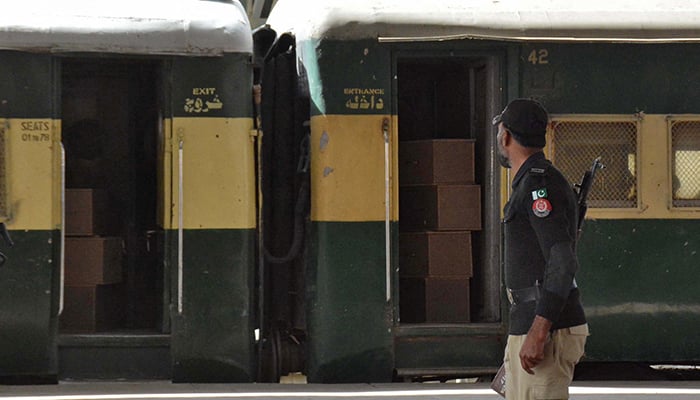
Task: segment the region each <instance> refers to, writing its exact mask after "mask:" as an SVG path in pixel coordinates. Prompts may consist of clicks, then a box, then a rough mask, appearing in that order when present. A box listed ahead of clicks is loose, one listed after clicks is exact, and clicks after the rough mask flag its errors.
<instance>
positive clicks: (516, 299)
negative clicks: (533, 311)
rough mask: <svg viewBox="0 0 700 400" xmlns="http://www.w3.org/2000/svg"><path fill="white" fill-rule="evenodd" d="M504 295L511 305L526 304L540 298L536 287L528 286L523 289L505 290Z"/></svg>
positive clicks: (538, 289)
mask: <svg viewBox="0 0 700 400" xmlns="http://www.w3.org/2000/svg"><path fill="white" fill-rule="evenodd" d="M506 295H507V296H508V301H509V302H510V304H511V305H516V304H522V303H528V302H531V301H536V300H537V299H539V298H540V288H539V285H538V286H530V287H526V288H523V289H510V288H506Z"/></svg>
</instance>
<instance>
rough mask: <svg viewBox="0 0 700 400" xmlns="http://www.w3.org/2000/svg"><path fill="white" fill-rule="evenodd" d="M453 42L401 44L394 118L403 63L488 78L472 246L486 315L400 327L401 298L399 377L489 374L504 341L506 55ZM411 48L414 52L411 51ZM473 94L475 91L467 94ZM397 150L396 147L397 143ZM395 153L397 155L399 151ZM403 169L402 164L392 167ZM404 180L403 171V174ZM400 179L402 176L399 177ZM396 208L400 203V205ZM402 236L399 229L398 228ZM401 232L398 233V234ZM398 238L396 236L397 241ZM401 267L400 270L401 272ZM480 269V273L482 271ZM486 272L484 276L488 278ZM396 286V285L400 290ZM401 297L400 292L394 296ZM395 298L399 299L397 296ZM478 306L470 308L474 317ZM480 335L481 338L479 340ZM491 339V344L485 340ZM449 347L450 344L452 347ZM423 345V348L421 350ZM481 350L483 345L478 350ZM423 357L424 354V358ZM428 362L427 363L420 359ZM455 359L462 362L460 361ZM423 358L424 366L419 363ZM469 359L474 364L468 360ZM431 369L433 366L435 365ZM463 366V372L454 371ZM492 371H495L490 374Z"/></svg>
mask: <svg viewBox="0 0 700 400" xmlns="http://www.w3.org/2000/svg"><path fill="white" fill-rule="evenodd" d="M454 44H455V43H452V44H451V46H452V47H449V48H437V49H436V47H439V46H441V45H440V44H437V45H434V44H433V45H426V44H425V43H414V44H411V45H406V44H400V45H399V46H400V47H398V48H397V49H395V50H394V51H393V52H392V56H391V63H392V65H391V68H392V77H393V80H392V91H393V101H392V104H393V110H392V114H393V115H395V118H396V119H397V120H398V121H400V118H401V116H400V115H399V111H398V108H399V107H398V101H399V96H400V88H399V86H400V83H399V80H400V77H399V76H398V72H399V71H398V66H399V64H400V63H404V62H417V61H420V60H435V61H439V60H442V59H445V60H461V61H462V62H463V63H464V64H465V65H466V64H469V63H472V64H473V63H479V64H481V65H483V66H484V67H485V68H486V72H485V74H486V76H485V78H484V88H483V90H484V93H485V96H486V99H485V101H483V102H482V105H483V110H482V113H483V115H481V116H479V121H480V122H479V126H477V127H476V130H475V132H474V133H473V135H475V136H474V138H475V139H477V144H476V149H475V153H476V154H475V157H476V159H477V165H476V181H477V184H481V202H482V203H481V205H482V211H481V213H482V231H481V235H482V236H483V239H481V240H479V244H475V245H474V249H475V251H477V252H479V253H481V257H479V258H478V259H479V260H480V261H479V265H477V264H475V265H474V270H475V273H476V275H475V276H474V277H473V278H472V279H473V280H478V281H477V282H473V283H472V287H474V285H477V286H478V285H483V287H484V291H483V293H482V294H480V295H478V296H479V298H477V299H472V300H471V302H472V303H473V302H474V300H477V301H480V302H482V304H483V305H482V307H485V310H486V311H485V312H482V313H481V315H480V316H479V318H478V319H477V320H475V321H470V322H466V323H411V324H406V323H401V322H400V321H399V307H400V299H399V300H398V301H396V300H395V301H394V306H393V307H394V336H395V351H396V373H397V375H398V376H404V377H406V376H420V375H426V374H431V375H432V374H437V375H441V376H445V375H463V374H464V373H465V371H469V372H470V373H491V372H495V367H497V365H498V364H499V361H500V357H501V355H502V346H503V343H504V342H503V337H504V332H505V324H506V323H507V312H506V308H505V304H504V302H503V300H502V298H503V296H502V291H501V273H502V267H501V264H502V262H501V259H502V257H501V227H500V219H501V208H502V204H503V202H502V189H501V187H502V182H503V179H504V177H505V173H503V171H502V169H501V167H500V165H499V164H498V162H497V157H496V154H495V146H494V144H495V142H494V141H493V140H494V139H493V138H494V136H493V135H492V131H493V128H492V126H491V117H492V116H493V115H495V114H496V113H498V112H499V111H500V107H501V105H502V103H503V98H504V92H506V91H508V90H507V88H506V86H505V83H506V82H505V76H506V72H507V71H506V69H507V68H508V65H507V63H506V60H507V57H506V51H504V50H503V49H499V48H495V47H477V48H475V49H472V50H470V49H459V50H455V49H454ZM408 46H411V47H413V49H411V48H408ZM469 90H470V92H472V93H473V92H474V89H473V88H470V89H469ZM394 129H395V133H396V136H395V137H397V138H398V141H400V140H401V133H400V132H399V124H398V123H396V124H395V127H394ZM397 146H398V143H397ZM394 154H398V153H397V152H395V153H394ZM394 165H400V161H399V162H398V163H397V162H394ZM399 175H400V172H399ZM399 180H400V176H399ZM396 206H397V207H398V204H397V205H396ZM397 231H398V227H397ZM397 233H398V232H397ZM397 237H398V234H397V235H396V236H394V238H395V239H396V238H397ZM398 246H399V244H398V241H397V240H395V242H394V249H393V251H392V253H393V254H394V255H398V254H399V251H398ZM398 264H399V262H398V257H395V261H394V265H395V267H398ZM399 268H400V267H399ZM477 269H481V270H482V271H478V273H477ZM484 272H485V273H484ZM392 279H393V280H394V282H397V283H398V282H399V272H398V268H394V275H393V277H392ZM396 286H398V285H396ZM395 294H397V292H395ZM395 298H396V297H395ZM473 310H474V306H472V312H473ZM479 336H480V338H478V337H479ZM485 337H486V338H487V342H488V343H487V342H485V341H484V338H485ZM418 338H422V339H423V341H425V343H433V344H437V343H441V344H442V345H439V346H438V345H436V346H430V345H425V343H424V344H423V345H420V344H419V341H417V340H416V339H418ZM448 344H449V345H448ZM423 346H425V347H423ZM479 346H485V347H483V348H482V349H481V350H476V348H478V347H479ZM442 348H451V349H452V351H453V353H452V354H434V353H432V350H433V349H442ZM423 353H424V355H423ZM422 357H425V358H422ZM455 357H457V358H461V360H462V361H458V360H457V359H456V358H455ZM418 359H421V361H417V360H418ZM464 360H470V361H464ZM431 365H432V366H431ZM455 365H459V366H460V367H455ZM492 369H493V371H492Z"/></svg>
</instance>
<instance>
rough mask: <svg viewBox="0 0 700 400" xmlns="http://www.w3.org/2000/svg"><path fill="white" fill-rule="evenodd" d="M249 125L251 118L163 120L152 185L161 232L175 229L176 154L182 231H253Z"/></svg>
mask: <svg viewBox="0 0 700 400" xmlns="http://www.w3.org/2000/svg"><path fill="white" fill-rule="evenodd" d="M252 127H253V120H252V119H251V118H175V119H174V120H172V121H171V120H166V121H165V124H164V130H165V132H166V138H165V141H164V142H163V147H164V148H163V151H162V152H161V154H160V155H159V163H160V168H161V170H162V174H160V177H159V185H158V186H159V192H160V197H161V198H160V199H159V205H160V206H159V216H158V217H159V218H158V220H159V223H161V224H162V226H163V227H164V228H165V229H176V228H177V227H178V223H179V212H180V206H179V202H178V200H179V182H180V178H179V176H180V159H179V155H180V154H182V182H183V185H182V189H183V192H182V196H183V202H182V204H183V207H182V212H183V217H182V218H183V227H184V228H185V229H252V228H255V226H256V222H255V215H256V214H255V163H254V152H253V149H254V146H253V145H254V142H253V140H252V138H251V136H250V132H251V129H252ZM180 143H182V153H180Z"/></svg>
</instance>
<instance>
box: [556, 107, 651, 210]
mask: <svg viewBox="0 0 700 400" xmlns="http://www.w3.org/2000/svg"><path fill="white" fill-rule="evenodd" d="M551 127H552V132H551V133H552V136H551V137H552V141H551V143H550V159H551V160H552V162H553V163H554V165H556V166H557V168H559V170H560V171H561V172H562V173H563V174H564V176H566V177H567V179H568V180H569V181H570V182H572V183H579V182H580V181H581V177H582V176H583V174H584V173H585V172H586V171H587V170H590V168H591V165H592V164H593V160H595V159H596V158H597V157H600V158H601V162H602V163H603V164H604V165H605V169H603V170H599V171H598V172H597V174H596V179H595V181H594V183H593V186H592V188H591V192H590V193H589V195H588V206H589V207H595V208H635V207H637V186H638V179H637V176H636V170H637V132H638V124H637V120H636V119H632V118H630V119H629V120H622V121H618V120H601V119H597V120H559V121H558V120H556V119H553V121H552V124H551Z"/></svg>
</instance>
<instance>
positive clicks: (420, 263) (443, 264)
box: [399, 231, 472, 278]
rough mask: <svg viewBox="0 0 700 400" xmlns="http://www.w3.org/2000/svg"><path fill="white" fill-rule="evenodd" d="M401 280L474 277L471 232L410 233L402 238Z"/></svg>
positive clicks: (403, 234)
mask: <svg viewBox="0 0 700 400" xmlns="http://www.w3.org/2000/svg"><path fill="white" fill-rule="evenodd" d="M399 275H400V276H401V277H409V276H414V277H421V278H424V277H437V276H453V277H462V278H470V277H471V276H472V240H471V232H469V231H453V232H434V231H430V232H410V233H401V234H400V235H399Z"/></svg>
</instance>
